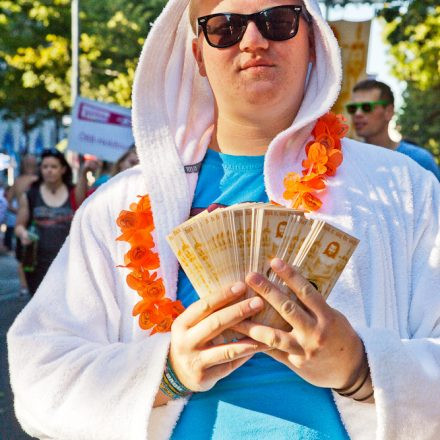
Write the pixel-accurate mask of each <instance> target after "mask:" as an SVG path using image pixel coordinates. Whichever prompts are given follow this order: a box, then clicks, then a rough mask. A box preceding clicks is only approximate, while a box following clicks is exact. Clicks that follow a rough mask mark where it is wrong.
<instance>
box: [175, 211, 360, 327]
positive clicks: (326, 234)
mask: <svg viewBox="0 0 440 440" xmlns="http://www.w3.org/2000/svg"><path fill="white" fill-rule="evenodd" d="M167 239H168V243H169V244H170V246H171V248H172V250H173V252H174V253H175V255H176V257H177V259H178V260H179V262H180V265H181V267H182V268H183V270H184V271H185V273H186V275H187V276H188V279H189V280H190V281H191V283H192V285H193V286H194V288H195V290H196V292H197V293H198V295H199V296H200V297H201V298H202V297H204V296H207V295H210V294H212V293H213V292H218V291H219V290H220V289H222V288H224V287H226V286H228V285H232V284H233V283H235V282H237V281H243V280H244V279H245V277H246V275H247V274H248V273H249V272H259V273H261V274H263V275H265V276H266V277H267V278H268V279H269V280H270V281H271V282H272V283H274V284H276V285H278V286H279V287H280V289H282V290H283V291H284V292H286V293H287V294H289V295H291V296H292V298H294V299H295V298H296V297H295V294H294V293H293V292H291V291H290V290H289V289H288V288H287V286H286V285H285V284H284V282H283V281H282V280H281V279H280V278H279V277H278V276H277V275H276V274H275V273H274V272H272V270H271V268H270V262H271V260H272V259H273V258H275V257H279V258H281V259H282V260H284V261H285V262H286V263H288V264H290V265H293V266H296V267H298V268H299V270H300V271H301V273H302V275H303V276H305V277H306V278H307V279H308V280H309V281H310V282H311V283H312V284H313V285H314V286H315V287H316V288H317V289H318V291H319V292H320V293H321V294H322V295H323V296H324V298H327V297H328V295H329V294H330V292H331V290H332V288H333V286H334V285H335V283H336V281H337V279H338V278H339V275H340V274H341V273H342V271H343V269H344V267H345V266H346V264H347V262H348V260H349V259H350V257H351V255H352V254H353V252H354V250H355V249H356V246H357V245H358V243H359V240H357V239H356V238H354V237H352V236H350V235H348V234H346V233H345V232H343V231H341V230H339V229H337V228H335V227H333V226H331V225H329V224H328V223H325V222H324V221H322V220H317V219H308V218H306V217H305V216H304V214H303V213H302V212H301V211H297V210H293V209H289V208H284V207H282V206H277V205H273V204H268V203H241V204H238V205H233V206H231V207H228V208H224V209H217V210H215V211H213V212H211V213H208V212H207V211H204V212H202V213H201V214H199V215H197V216H195V217H192V218H191V219H189V220H188V221H186V222H185V223H183V224H181V225H180V226H178V227H177V228H175V229H174V230H173V231H172V232H171V234H170V235H169V236H168V237H167ZM246 295H247V296H254V295H255V292H253V291H252V290H251V289H248V292H247V293H246ZM252 321H254V322H258V323H262V324H265V325H270V326H271V327H274V328H280V329H288V328H290V326H289V325H288V324H287V323H286V322H285V321H284V320H283V319H282V318H281V316H280V315H279V314H278V313H277V312H276V311H275V310H274V309H273V308H272V307H270V306H269V305H268V304H266V307H265V308H264V310H263V311H262V312H260V313H259V314H257V315H256V316H254V317H253V318H252Z"/></svg>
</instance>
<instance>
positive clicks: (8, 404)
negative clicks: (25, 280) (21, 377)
mask: <svg viewBox="0 0 440 440" xmlns="http://www.w3.org/2000/svg"><path fill="white" fill-rule="evenodd" d="M19 290H20V283H19V281H18V277H17V264H16V261H15V259H14V258H12V257H8V256H5V255H0V439H1V440H29V439H31V437H29V436H28V435H26V434H25V433H24V432H23V431H22V430H21V428H20V426H19V424H18V422H17V419H16V418H15V415H14V408H13V399H12V392H11V388H10V385H9V372H8V362H7V351H6V332H7V331H8V328H9V327H10V326H11V324H12V322H13V321H14V319H15V317H16V316H17V315H18V313H19V312H20V310H21V309H22V308H23V307H24V306H25V305H26V303H27V301H28V299H23V298H20V297H19V295H18V292H19Z"/></svg>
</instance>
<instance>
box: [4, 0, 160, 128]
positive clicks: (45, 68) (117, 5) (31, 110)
mask: <svg viewBox="0 0 440 440" xmlns="http://www.w3.org/2000/svg"><path fill="white" fill-rule="evenodd" d="M165 3H166V0H137V1H134V0H133V1H127V0H112V1H111V2H109V1H106V2H101V1H83V2H81V12H80V18H81V39H80V49H81V55H80V69H81V80H80V93H81V95H82V96H85V97H89V98H94V99H99V100H103V101H108V102H115V103H117V104H120V105H125V106H130V105H131V98H130V96H131V86H132V82H133V77H134V70H135V66H136V64H137V59H138V56H139V53H140V50H141V47H142V45H143V42H144V40H145V37H146V35H147V34H148V31H149V29H150V23H151V22H153V21H154V20H155V18H156V17H157V15H158V14H159V13H160V11H161V10H162V8H163V6H164V4H165ZM70 20H71V17H70V0H12V1H10V0H0V35H1V36H2V37H1V39H0V108H1V109H2V110H4V111H5V112H6V117H9V118H20V119H21V120H22V122H23V125H24V129H25V130H26V131H27V130H29V129H31V128H33V126H34V125H38V123H39V122H41V120H42V119H44V118H47V117H55V118H58V119H60V118H61V116H62V115H63V114H65V113H66V112H68V110H69V109H70V72H71V70H70V69H71V56H70Z"/></svg>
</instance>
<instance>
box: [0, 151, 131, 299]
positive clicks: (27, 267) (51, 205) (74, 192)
mask: <svg viewBox="0 0 440 440" xmlns="http://www.w3.org/2000/svg"><path fill="white" fill-rule="evenodd" d="M80 163H82V165H81V166H80V168H79V170H77V173H76V174H77V179H76V182H75V183H74V182H73V171H72V166H71V164H69V162H68V161H67V160H66V157H65V155H64V154H63V153H61V152H60V151H58V150H56V149H49V150H44V151H43V152H42V154H41V155H40V156H38V157H37V156H34V155H25V156H23V158H22V161H21V164H20V173H19V175H18V176H17V178H16V179H15V181H14V183H13V185H12V186H7V185H5V184H4V179H2V187H1V191H0V224H1V225H2V230H3V239H2V241H1V242H0V253H2V254H9V255H12V256H14V257H15V258H16V259H17V261H18V263H19V264H18V273H19V279H20V285H21V288H20V295H22V296H27V295H28V294H30V295H31V296H32V295H33V294H34V293H35V291H36V290H37V288H38V285H39V284H40V283H41V281H42V279H43V278H44V275H45V274H46V272H47V270H48V269H49V266H50V264H51V263H52V261H53V260H54V258H55V257H56V255H57V253H58V251H59V250H60V248H61V246H62V245H63V243H64V241H65V239H66V237H67V235H68V234H69V229H70V224H71V221H72V218H73V215H74V213H75V211H76V210H77V209H78V207H79V206H80V205H81V203H82V202H83V201H84V200H85V198H86V197H88V196H89V195H90V194H92V193H93V192H94V191H95V190H96V189H97V188H98V187H99V186H100V185H102V184H104V183H105V182H107V181H108V180H109V179H110V178H111V177H113V176H115V175H116V174H118V173H120V172H121V171H124V170H126V169H128V168H130V167H132V166H134V165H137V163H138V158H137V154H136V151H135V147H134V145H133V146H132V147H130V148H129V149H128V150H127V151H126V152H125V153H124V154H123V155H122V156H121V157H120V158H119V159H118V160H117V161H116V162H115V163H109V162H105V161H100V160H98V159H97V158H93V157H90V156H89V157H87V158H86V159H84V158H80Z"/></svg>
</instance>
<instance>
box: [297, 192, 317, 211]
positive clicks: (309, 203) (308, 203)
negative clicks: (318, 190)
mask: <svg viewBox="0 0 440 440" xmlns="http://www.w3.org/2000/svg"><path fill="white" fill-rule="evenodd" d="M301 201H302V204H303V205H304V206H305V207H306V208H307V209H308V210H309V211H317V210H318V209H320V208H321V206H322V202H321V200H319V199H318V197H315V196H314V195H313V194H312V193H305V194H304V195H303V196H302V200H301Z"/></svg>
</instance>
